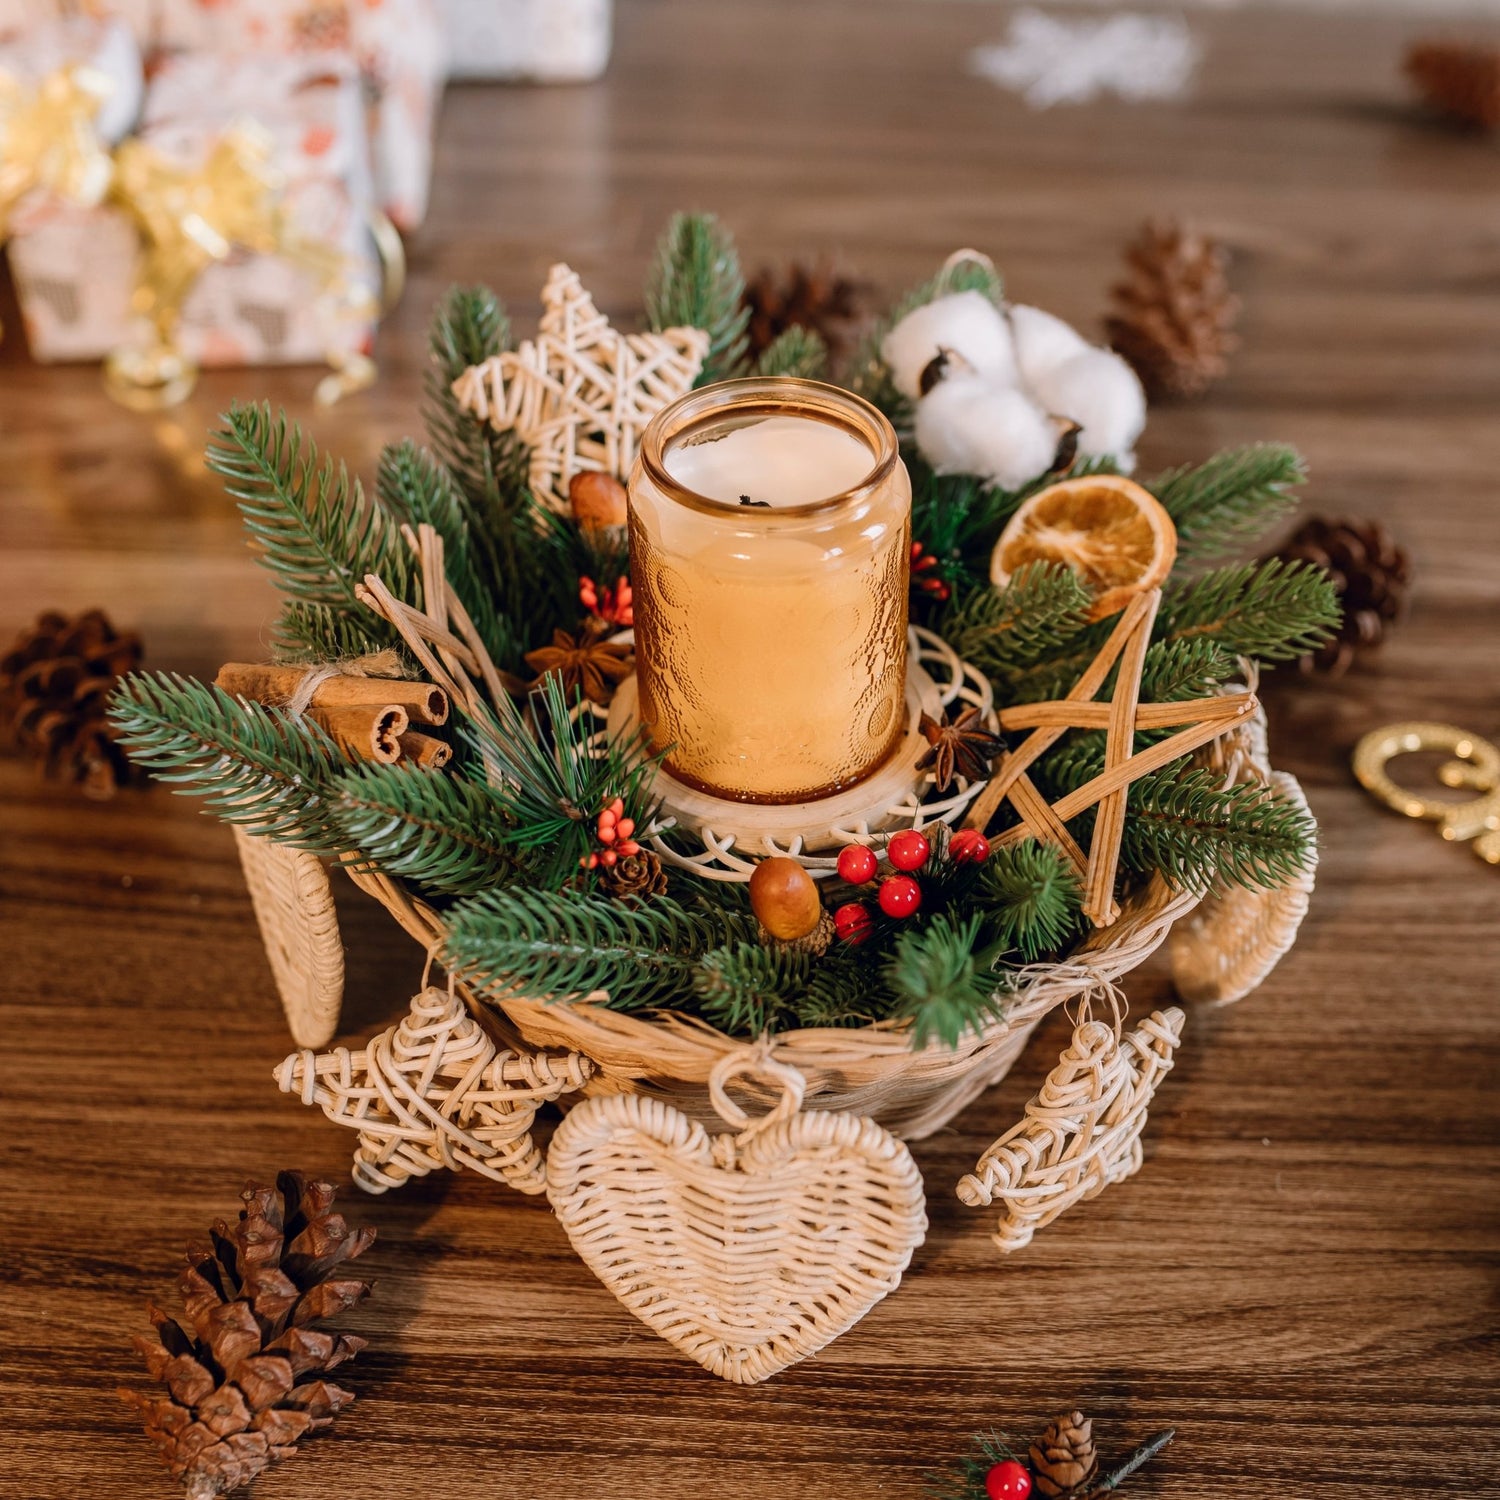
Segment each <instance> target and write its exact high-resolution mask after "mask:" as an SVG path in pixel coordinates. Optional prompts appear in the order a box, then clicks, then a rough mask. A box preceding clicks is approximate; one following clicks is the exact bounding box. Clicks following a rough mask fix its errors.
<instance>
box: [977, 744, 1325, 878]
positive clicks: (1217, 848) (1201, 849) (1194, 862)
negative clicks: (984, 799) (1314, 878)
mask: <svg viewBox="0 0 1500 1500" xmlns="http://www.w3.org/2000/svg"><path fill="white" fill-rule="evenodd" d="M1103 769H1104V736H1103V735H1102V734H1086V735H1075V736H1072V737H1070V739H1069V741H1068V742H1067V743H1066V744H1065V745H1064V746H1063V747H1061V748H1059V749H1058V750H1056V751H1054V752H1053V753H1052V754H1051V755H1048V756H1044V757H1043V758H1042V760H1040V761H1039V762H1038V763H1037V766H1036V779H1037V783H1038V785H1039V786H1040V787H1041V788H1042V790H1043V791H1044V793H1045V794H1046V795H1047V796H1048V798H1049V799H1052V800H1056V799H1057V798H1058V797H1061V796H1064V795H1066V794H1067V793H1068V792H1071V791H1074V790H1076V789H1077V788H1078V787H1080V786H1082V785H1083V784H1084V783H1085V782H1086V781H1091V780H1092V779H1093V778H1094V777H1095V776H1097V775H1099V774H1100V773H1101V772H1102V771H1103ZM1126 812H1127V816H1126V819H1125V834H1124V838H1123V839H1122V841H1121V844H1120V862H1121V865H1122V866H1123V868H1124V869H1125V870H1126V871H1127V872H1128V873H1129V874H1131V875H1135V876H1138V877H1141V878H1146V877H1149V876H1150V875H1151V874H1152V873H1154V872H1155V871H1157V870H1160V871H1161V872H1162V873H1163V874H1164V875H1166V876H1167V878H1168V879H1170V880H1171V881H1172V882H1173V884H1174V885H1177V886H1180V887H1181V888H1182V889H1184V890H1191V891H1206V890H1208V889H1209V888H1210V887H1212V886H1214V885H1240V886H1246V887H1249V888H1252V889H1271V888H1274V887H1276V886H1280V885H1284V884H1286V882H1287V881H1289V880H1291V879H1292V878H1293V877H1294V876H1296V875H1297V874H1298V873H1299V872H1300V871H1302V870H1303V869H1305V868H1306V866H1307V864H1308V862H1309V861H1310V859H1311V858H1312V852H1313V850H1314V848H1315V847H1316V844H1317V826H1316V825H1315V824H1314V823H1313V821H1312V819H1311V818H1309V817H1308V816H1307V815H1306V814H1305V813H1303V812H1302V810H1301V809H1300V808H1299V807H1297V806H1295V805H1294V804H1293V803H1291V802H1288V801H1286V800H1285V799H1284V798H1282V797H1279V796H1277V795H1276V794H1275V793H1274V792H1273V791H1271V790H1270V789H1268V788H1266V787H1262V786H1259V785H1257V784H1255V783H1249V782H1247V783H1243V784H1241V785H1239V786H1232V787H1229V788H1225V787H1224V785H1223V780H1222V778H1221V777H1220V776H1219V775H1218V774H1217V773H1216V772H1214V771H1210V770H1208V769H1206V768H1204V767H1195V766H1193V765H1192V763H1191V762H1189V761H1179V762H1176V763H1174V764H1173V765H1170V766H1166V767H1164V768H1163V769H1162V770H1160V771H1153V772H1151V773H1149V774H1147V775H1145V776H1141V777H1139V778H1137V779H1136V780H1135V781H1133V782H1131V784H1130V789H1129V791H1128V792H1127V793H1126ZM1069 826H1070V827H1071V828H1072V830H1073V832H1074V834H1075V836H1076V837H1078V838H1079V839H1080V841H1081V842H1084V843H1086V842H1087V838H1088V834H1089V832H1090V831H1091V829H1092V827H1093V809H1089V810H1087V811H1086V812H1084V813H1082V814H1080V815H1079V817H1078V818H1076V819H1074V820H1073V821H1072V822H1071V824H1070V825H1069ZM991 858H993V856H991Z"/></svg>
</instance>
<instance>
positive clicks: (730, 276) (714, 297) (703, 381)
mask: <svg viewBox="0 0 1500 1500" xmlns="http://www.w3.org/2000/svg"><path fill="white" fill-rule="evenodd" d="M744 295H745V278H744V276H743V275H742V274H741V271H740V258H739V254H738V252H737V251H736V250H735V247H734V238H733V236H731V235H730V233H729V231H728V230H726V229H725V228H724V227H723V226H722V225H721V224H720V223H719V221H718V219H717V218H715V217H714V215H713V214H674V215H673V216H672V219H671V222H670V223H669V224H668V225H667V227H666V229H665V230H664V231H663V233H662V236H661V239H660V240H658V241H657V245H656V255H655V258H654V259H653V261H652V263H651V269H650V271H649V273H648V274H647V278H646V316H647V318H648V320H649V321H650V324H651V327H652V328H653V329H654V330H655V331H656V332H658V333H660V332H661V331H662V330H663V329H666V328H684V327H686V328H701V329H703V331H704V332H705V333H707V334H708V354H707V355H706V356H705V358H704V360H703V369H702V370H701V371H700V372H699V375H698V378H697V380H696V381H695V382H694V384H695V385H709V384H711V383H712V382H713V381H716V380H727V379H728V378H729V377H730V376H732V375H737V374H739V373H740V370H741V368H742V365H743V362H744V357H745V349H746V345H747V340H746V338H745V329H746V327H747V326H748V325H749V322H750V310H749V308H747V307H745V306H744V305H743V300H744Z"/></svg>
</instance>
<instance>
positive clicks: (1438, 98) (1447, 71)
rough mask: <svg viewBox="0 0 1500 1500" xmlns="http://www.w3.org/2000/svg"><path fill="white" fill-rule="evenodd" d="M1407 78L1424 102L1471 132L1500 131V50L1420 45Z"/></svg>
mask: <svg viewBox="0 0 1500 1500" xmlns="http://www.w3.org/2000/svg"><path fill="white" fill-rule="evenodd" d="M1406 76H1407V77H1408V78H1410V79H1411V81H1412V83H1413V84H1414V85H1415V87H1416V90H1417V92H1418V93H1419V94H1420V95H1421V96H1422V98H1423V100H1424V101H1425V102H1426V103H1427V104H1429V105H1431V106H1432V108H1433V109H1435V110H1437V111H1438V112H1439V113H1440V114H1442V115H1444V116H1446V117H1447V118H1448V119H1449V120H1452V121H1453V122H1454V123H1455V124H1457V125H1463V126H1466V127H1467V128H1468V129H1470V130H1495V129H1497V128H1500V48H1497V47H1480V46H1463V45H1461V44H1458V43H1450V42H1417V43H1415V44H1414V45H1412V46H1411V47H1410V48H1408V49H1407V53H1406Z"/></svg>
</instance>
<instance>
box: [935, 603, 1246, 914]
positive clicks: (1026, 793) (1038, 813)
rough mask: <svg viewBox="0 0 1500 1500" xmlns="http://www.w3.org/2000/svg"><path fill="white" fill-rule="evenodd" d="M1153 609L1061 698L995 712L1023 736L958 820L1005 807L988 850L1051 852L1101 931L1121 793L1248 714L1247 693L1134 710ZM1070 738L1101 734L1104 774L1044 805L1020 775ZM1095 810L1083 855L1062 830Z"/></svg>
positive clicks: (1124, 619) (1121, 632) (1135, 619)
mask: <svg viewBox="0 0 1500 1500" xmlns="http://www.w3.org/2000/svg"><path fill="white" fill-rule="evenodd" d="M1160 605H1161V590H1160V589H1149V590H1147V591H1146V592H1144V593H1141V594H1137V595H1136V596H1135V598H1134V599H1132V600H1131V601H1130V603H1129V604H1128V605H1127V606H1126V608H1125V610H1124V611H1123V612H1122V613H1121V615H1120V618H1119V621H1118V623H1117V624H1116V625H1115V628H1114V629H1113V630H1112V631H1111V632H1110V636H1109V639H1108V640H1107V641H1106V642H1105V643H1104V645H1103V646H1102V647H1101V648H1100V650H1099V654H1098V655H1097V656H1096V657H1095V658H1094V660H1093V661H1092V662H1091V663H1090V664H1089V666H1088V667H1087V668H1086V669H1085V671H1084V673H1083V675H1082V676H1081V677H1080V678H1079V679H1078V681H1077V682H1076V683H1075V684H1074V686H1073V688H1072V689H1071V690H1070V692H1069V693H1068V695H1067V697H1066V698H1061V699H1057V700H1054V701H1051V702H1045V703H1022V704H1017V705H1015V706H1014V707H1011V708H1007V709H1003V710H1001V713H1000V716H999V717H1000V727H1001V728H1002V729H1005V730H1021V729H1029V730H1030V731H1031V733H1030V734H1028V735H1027V737H1026V738H1025V739H1024V740H1023V741H1022V742H1021V744H1020V745H1018V746H1017V747H1016V748H1015V749H1014V750H1012V751H1010V752H1009V753H1008V754H1006V755H1005V756H1004V757H1003V758H1002V759H1001V760H1000V762H999V763H998V765H997V767H996V770H995V774H994V776H993V777H992V778H991V779H990V782H989V785H988V786H986V787H985V789H984V791H983V792H982V793H981V794H980V796H979V798H978V800H977V801H976V802H975V803H974V806H973V807H972V808H971V809H970V810H969V815H968V817H967V818H966V819H965V820H964V821H965V825H966V826H967V827H970V828H978V829H981V830H982V829H984V827H985V826H986V825H987V824H988V823H989V822H990V820H991V819H992V818H993V817H994V816H995V814H996V813H997V812H998V811H999V810H1000V805H1001V803H1002V802H1004V801H1005V800H1006V798H1009V799H1010V801H1011V803H1012V804H1013V805H1014V807H1015V809H1016V811H1017V812H1018V813H1019V814H1020V815H1021V822H1020V823H1018V824H1017V825H1016V826H1015V827H1014V828H1009V829H1007V830H1006V831H1005V832H1004V833H1002V834H1001V835H1000V836H999V837H998V838H997V839H993V840H991V842H992V844H994V845H996V846H1004V845H1006V844H1018V843H1022V842H1023V841H1025V840H1026V839H1031V838H1039V839H1043V840H1045V841H1046V842H1048V843H1052V844H1056V845H1057V846H1058V847H1059V848H1061V849H1062V850H1063V852H1064V853H1065V854H1067V856H1068V857H1069V859H1071V860H1072V862H1073V864H1074V866H1075V867H1076V868H1077V870H1078V873H1079V875H1080V876H1081V877H1083V880H1084V886H1085V895H1084V903H1083V910H1084V913H1085V915H1087V916H1088V918H1089V919H1090V921H1092V922H1093V923H1094V925H1095V926H1096V927H1109V926H1111V925H1112V924H1113V923H1114V922H1115V921H1116V920H1117V919H1118V917H1119V915H1120V908H1119V906H1118V905H1117V903H1116V902H1115V899H1114V885H1115V875H1116V874H1117V872H1118V870H1119V867H1120V840H1121V837H1122V836H1123V835H1124V832H1125V799H1126V796H1127V793H1128V791H1129V788H1130V783H1131V782H1132V781H1134V780H1136V778H1137V777H1140V776H1145V775H1146V774H1147V773H1148V772H1151V771H1157V770H1160V769H1161V767H1162V766H1165V765H1167V764H1169V763H1170V762H1172V761H1174V760H1177V759H1179V758H1180V757H1181V756H1184V755H1187V754H1189V753H1190V752H1191V751H1194V750H1197V749H1200V748H1201V747H1202V746H1204V745H1206V744H1208V743H1210V742H1211V741H1212V740H1216V739H1218V737H1219V736H1220V735H1222V734H1228V733H1229V731H1230V730H1231V729H1233V728H1234V727H1235V726H1236V725H1238V724H1242V723H1244V721H1245V720H1246V719H1247V718H1249V716H1250V715H1251V714H1253V713H1254V712H1255V709H1256V698H1255V694H1254V693H1250V692H1242V693H1219V694H1216V695H1214V696H1213V697H1210V698H1193V699H1189V700H1187V701H1186V702H1181V703H1142V702H1141V701H1140V691H1141V669H1142V667H1143V666H1144V665H1145V660H1146V648H1147V647H1148V646H1149V645H1150V643H1151V627H1152V625H1153V624H1154V623H1155V620H1156V612H1157V609H1158V608H1159V607H1160ZM1116 662H1118V663H1119V664H1120V670H1119V672H1118V674H1117V676H1116V681H1115V689H1114V693H1113V695H1112V697H1111V698H1110V700H1109V701H1108V702H1107V703H1096V702H1094V694H1095V693H1097V692H1098V691H1099V689H1100V688H1101V687H1103V686H1104V682H1105V679H1106V678H1107V677H1108V676H1109V674H1110V672H1111V670H1112V669H1113V668H1114V665H1115V663H1116ZM1168 728H1175V729H1176V730H1177V732H1176V733H1175V734H1171V735H1168V736H1167V737H1166V738H1165V739H1163V740H1158V741H1156V743H1154V744H1152V745H1151V746H1149V747H1148V748H1146V749H1144V750H1141V751H1139V752H1137V751H1136V750H1135V748H1134V743H1135V735H1136V731H1138V730H1143V729H1168ZM1070 729H1102V730H1104V731H1105V750H1104V770H1103V771H1102V772H1101V773H1100V774H1099V775H1098V776H1095V777H1094V778H1093V779H1092V780H1090V781H1087V782H1085V783H1084V784H1083V785H1082V786H1081V787H1079V788H1078V789H1077V790H1076V791H1072V792H1069V793H1068V795H1067V796H1065V797H1061V798H1059V799H1058V800H1057V801H1056V802H1053V803H1049V802H1048V801H1047V800H1046V798H1045V797H1043V796H1042V794H1041V793H1040V792H1039V791H1038V790H1037V788H1036V785H1035V783H1034V782H1033V781H1032V780H1031V778H1030V777H1029V776H1028V775H1027V774H1026V773H1027V768H1028V767H1029V766H1031V764H1032V763H1033V762H1034V761H1035V760H1036V759H1037V757H1038V756H1040V755H1042V754H1043V753H1045V752H1046V751H1047V750H1048V749H1049V748H1050V747H1051V746H1052V745H1054V744H1056V742H1057V741H1058V740H1059V739H1060V738H1061V737H1062V736H1063V735H1064V734H1066V733H1067V731H1068V730H1070ZM1096 804H1097V805H1098V808H1099V812H1098V815H1097V816H1096V817H1095V819H1094V834H1093V839H1092V841H1091V842H1090V845H1089V850H1088V853H1087V854H1085V853H1084V851H1083V850H1082V849H1081V848H1080V847H1079V845H1078V841H1077V840H1076V839H1075V838H1074V837H1073V835H1072V834H1070V833H1069V832H1068V829H1067V826H1066V825H1067V822H1068V820H1069V819H1070V818H1076V817H1077V816H1078V814H1079V813H1081V812H1083V811H1084V810H1085V809H1087V808H1090V807H1093V806H1095V805H1096Z"/></svg>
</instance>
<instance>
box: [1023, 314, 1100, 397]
mask: <svg viewBox="0 0 1500 1500" xmlns="http://www.w3.org/2000/svg"><path fill="white" fill-rule="evenodd" d="M1010 332H1011V337H1012V339H1013V340H1014V341H1015V348H1016V362H1017V364H1018V365H1019V366H1020V370H1021V379H1022V380H1024V381H1025V382H1026V383H1027V384H1028V385H1035V384H1036V382H1037V381H1038V380H1042V379H1045V378H1046V376H1047V374H1048V372H1050V371H1052V370H1055V369H1057V367H1058V366H1059V365H1061V364H1063V363H1064V362H1065V361H1067V360H1070V359H1072V358H1073V356H1074V355H1075V354H1082V353H1083V351H1084V350H1085V349H1088V348H1091V347H1092V345H1090V343H1089V341H1088V340H1087V339H1086V338H1084V336H1083V335H1082V334H1081V333H1079V331H1078V330H1077V329H1076V328H1074V327H1073V325H1072V324H1071V323H1064V322H1063V320H1062V319H1061V318H1058V317H1054V316H1053V315H1052V314H1051V313H1049V312H1043V311H1042V309H1041V308H1039V307H1024V306H1022V305H1021V304H1020V303H1016V304H1015V305H1013V306H1012V307H1011V308H1010Z"/></svg>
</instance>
